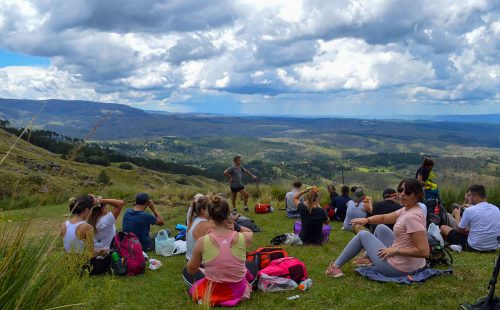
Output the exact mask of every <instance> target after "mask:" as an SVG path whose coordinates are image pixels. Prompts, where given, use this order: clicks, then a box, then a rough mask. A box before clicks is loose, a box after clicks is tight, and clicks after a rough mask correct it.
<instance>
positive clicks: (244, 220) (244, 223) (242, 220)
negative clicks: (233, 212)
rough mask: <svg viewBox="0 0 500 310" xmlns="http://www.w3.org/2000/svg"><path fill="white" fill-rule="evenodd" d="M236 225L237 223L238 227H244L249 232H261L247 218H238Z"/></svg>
mask: <svg viewBox="0 0 500 310" xmlns="http://www.w3.org/2000/svg"><path fill="white" fill-rule="evenodd" d="M236 223H238V225H240V226H243V227H246V228H248V229H250V230H251V231H253V232H261V231H262V230H261V229H260V227H259V226H257V225H256V224H255V222H254V221H253V220H252V219H249V218H242V217H240V218H238V219H237V220H236Z"/></svg>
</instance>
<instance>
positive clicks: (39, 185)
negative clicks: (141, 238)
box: [0, 129, 222, 210]
mask: <svg viewBox="0 0 500 310" xmlns="http://www.w3.org/2000/svg"><path fill="white" fill-rule="evenodd" d="M15 141H16V136H14V135H12V134H9V133H7V132H6V131H4V130H2V129H0V159H1V158H3V157H4V155H5V154H7V152H8V150H9V149H10V147H11V146H12V145H13V144H14V143H15ZM101 171H105V172H106V174H107V175H108V176H109V177H110V179H111V183H110V184H107V185H105V184H100V183H99V177H98V176H99V173H100V172H101ZM0 175H1V177H0V210H1V209H4V210H5V209H7V208H8V207H9V206H10V204H11V201H13V207H14V208H27V207H33V206H38V205H40V204H41V203H42V204H50V203H56V202H57V203H61V202H65V201H67V199H68V197H70V196H76V195H79V194H83V193H95V194H101V195H112V196H113V197H118V198H123V199H127V200H129V201H132V200H133V197H134V196H135V194H136V193H137V192H141V191H146V192H149V193H151V194H152V196H153V197H154V198H155V200H158V201H162V200H164V201H171V200H176V199H182V200H189V199H190V198H191V197H192V196H191V195H187V196H184V193H192V194H193V195H194V194H195V193H196V192H199V191H200V190H202V191H203V192H209V191H214V192H216V191H218V190H219V189H220V188H221V187H222V186H221V184H220V183H218V182H216V181H214V180H211V179H207V178H205V177H201V176H186V175H182V174H169V173H161V172H155V171H151V170H148V169H144V168H138V167H136V166H132V167H130V168H129V169H120V168H118V164H116V165H114V166H109V167H103V166H98V165H90V164H84V163H78V162H74V161H69V160H63V159H61V157H60V156H57V155H56V154H53V153H51V152H48V151H46V150H44V149H41V148H39V147H36V146H34V145H32V144H30V143H28V142H26V141H23V140H20V141H19V142H18V144H17V145H16V147H15V148H14V149H13V150H12V152H11V153H10V154H9V156H8V157H7V158H6V160H5V161H4V162H3V163H2V164H1V165H0ZM180 191H182V197H176V195H177V194H178V193H179V192H180ZM12 197H14V198H15V199H14V200H11V199H12Z"/></svg>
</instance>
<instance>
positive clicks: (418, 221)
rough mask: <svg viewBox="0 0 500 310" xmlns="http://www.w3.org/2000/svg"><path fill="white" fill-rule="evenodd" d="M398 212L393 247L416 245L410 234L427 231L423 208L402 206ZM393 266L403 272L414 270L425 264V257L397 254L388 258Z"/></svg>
mask: <svg viewBox="0 0 500 310" xmlns="http://www.w3.org/2000/svg"><path fill="white" fill-rule="evenodd" d="M395 212H396V213H397V214H398V219H397V220H396V224H394V237H395V239H394V242H393V243H392V247H393V248H401V249H403V248H413V247H415V245H414V244H413V242H412V241H411V237H410V234H411V233H414V232H417V231H423V232H424V233H425V231H426V230H425V217H424V214H423V213H422V210H421V209H420V208H418V207H413V208H410V209H409V210H406V208H401V209H399V210H397V211H395ZM387 261H388V262H389V264H391V266H392V267H394V268H396V269H397V270H399V271H402V272H413V271H415V270H417V269H420V268H422V267H424V266H425V264H426V262H425V258H420V257H408V256H402V255H395V256H392V257H389V258H388V259H387Z"/></svg>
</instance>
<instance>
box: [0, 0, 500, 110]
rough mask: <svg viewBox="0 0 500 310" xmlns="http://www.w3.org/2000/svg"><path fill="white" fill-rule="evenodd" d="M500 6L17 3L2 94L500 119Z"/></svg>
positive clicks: (8, 9) (10, 7) (9, 13)
mask: <svg viewBox="0 0 500 310" xmlns="http://www.w3.org/2000/svg"><path fill="white" fill-rule="evenodd" d="M499 9H500V2H498V1H494V0H462V1H456V0H441V1H430V0H374V1H356V0H328V1H327V0H325V1H313V0H274V1H267V0H266V1H264V0H221V1H218V2H217V5H214V4H213V3H212V2H210V1H204V2H200V1H194V0H183V1H180V0H173V1H165V0H143V1H133V0H107V1H105V2H103V1H100V0H87V1H79V2H71V1H70V2H68V1H63V0H47V1H43V2H41V1H35V0H3V1H1V2H0V97H4V98H25V99H47V98H57V99H81V100H91V101H102V102H116V103H123V104H128V105H131V106H134V107H139V108H145V109H153V110H165V111H172V112H203V113H205V112H209V113H221V114H254V115H255V114H258V115H297V116H300V115H315V116H359V115H364V116H366V115H371V116H373V117H378V116H380V117H382V116H390V115H398V114H481V113H500V91H499V90H500V56H499V55H500V51H499V48H500V10H499Z"/></svg>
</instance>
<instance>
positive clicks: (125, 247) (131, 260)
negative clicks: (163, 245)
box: [115, 232, 146, 276]
mask: <svg viewBox="0 0 500 310" xmlns="http://www.w3.org/2000/svg"><path fill="white" fill-rule="evenodd" d="M115 247H116V250H117V252H118V254H120V256H121V257H123V258H124V264H125V266H126V267H127V275H128V276H134V275H137V274H141V273H143V272H144V269H145V268H146V261H145V259H144V256H143V255H142V246H141V242H140V241H139V238H137V236H136V235H135V234H134V233H124V232H119V233H117V234H116V235H115Z"/></svg>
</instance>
